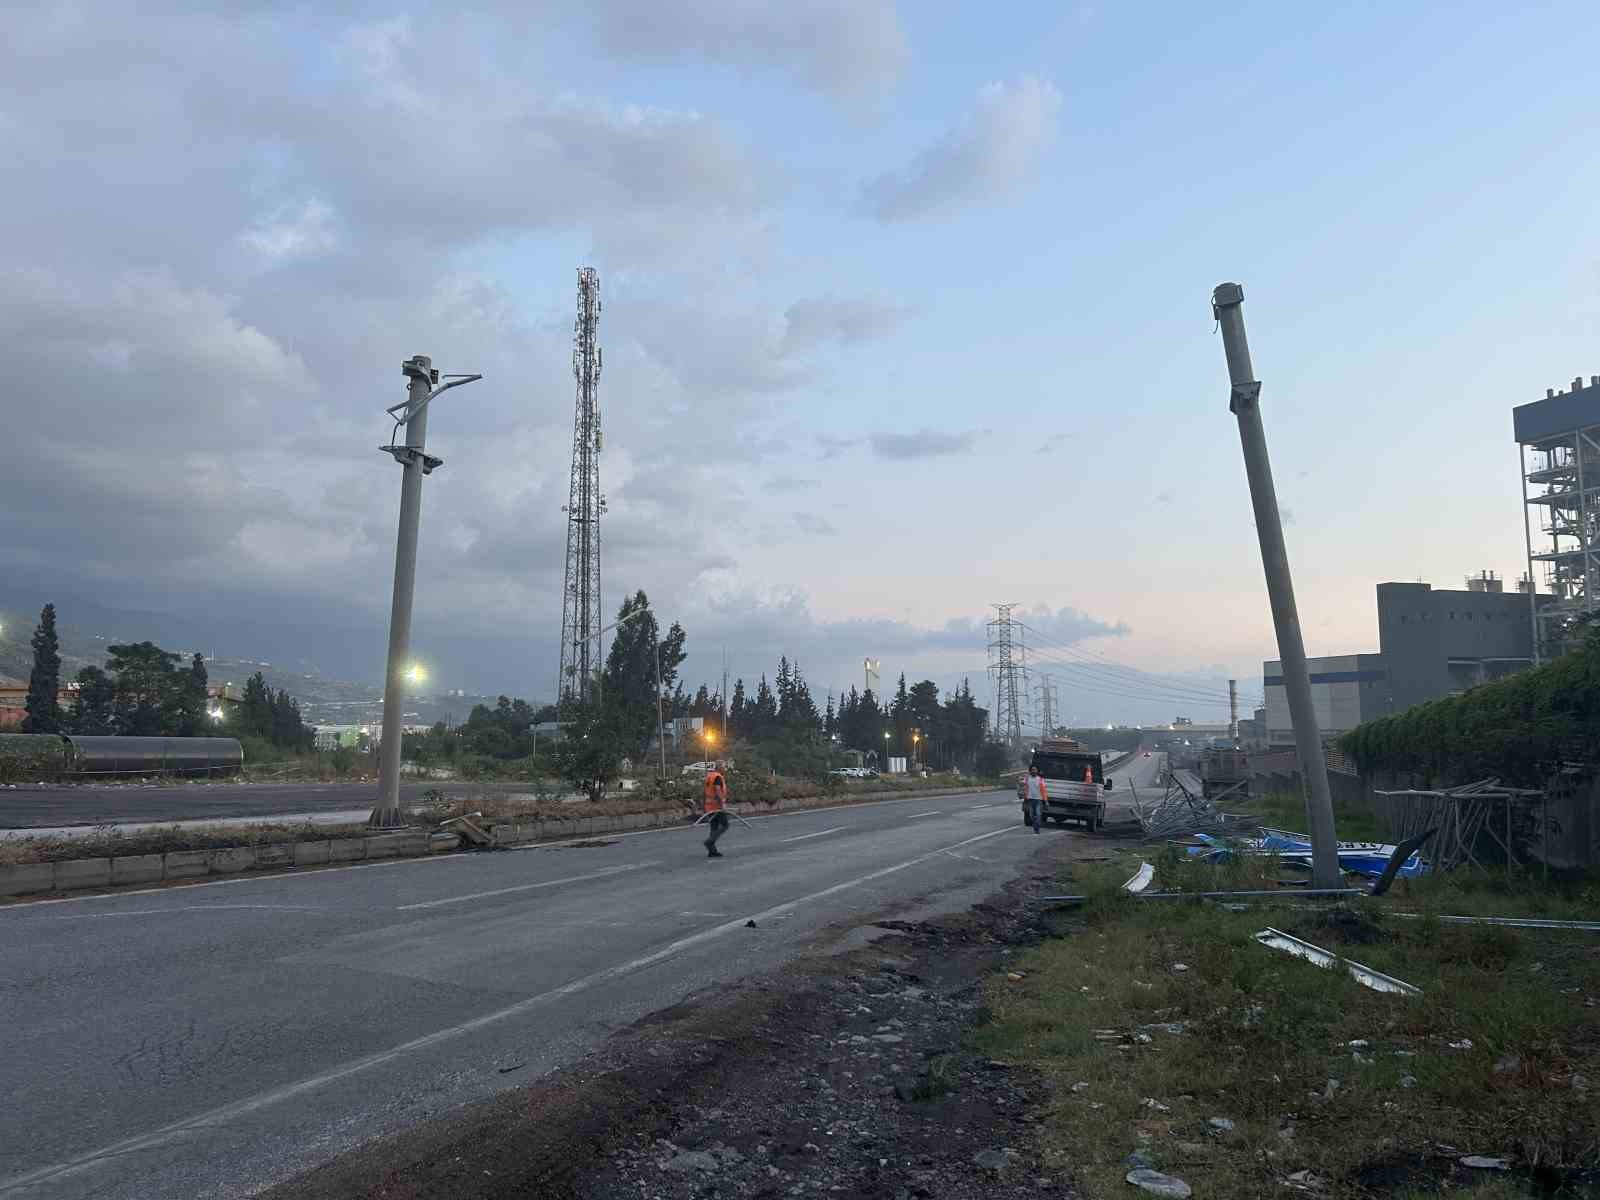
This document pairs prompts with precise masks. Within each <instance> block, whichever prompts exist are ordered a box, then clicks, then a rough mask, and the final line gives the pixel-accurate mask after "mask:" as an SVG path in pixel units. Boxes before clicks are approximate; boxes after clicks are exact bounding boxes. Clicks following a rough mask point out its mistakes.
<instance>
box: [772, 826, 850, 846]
mask: <svg viewBox="0 0 1600 1200" xmlns="http://www.w3.org/2000/svg"><path fill="white" fill-rule="evenodd" d="M848 828H849V826H848V825H835V826H834V827H833V828H832V829H819V830H817V832H816V833H802V834H801V835H800V836H799V837H792V838H780V839H779V841H780V842H803V841H805V840H806V839H807V838H814V837H822V836H823V835H824V834H829V833H838V832H839V830H841V829H848Z"/></svg>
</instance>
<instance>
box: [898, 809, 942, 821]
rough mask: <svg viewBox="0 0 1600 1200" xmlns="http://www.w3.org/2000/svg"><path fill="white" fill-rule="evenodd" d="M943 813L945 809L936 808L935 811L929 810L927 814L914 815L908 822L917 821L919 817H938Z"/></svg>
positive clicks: (908, 818)
mask: <svg viewBox="0 0 1600 1200" xmlns="http://www.w3.org/2000/svg"><path fill="white" fill-rule="evenodd" d="M943 811H944V809H942V808H934V809H929V810H928V811H927V812H925V813H912V814H911V815H910V816H909V817H907V818H906V820H908V821H915V820H916V819H917V818H918V817H937V816H938V815H939V814H940V813H942V812H943Z"/></svg>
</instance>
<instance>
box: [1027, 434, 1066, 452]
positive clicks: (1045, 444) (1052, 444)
mask: <svg viewBox="0 0 1600 1200" xmlns="http://www.w3.org/2000/svg"><path fill="white" fill-rule="evenodd" d="M1066 444H1067V435H1066V434H1064V433H1052V434H1051V435H1050V436H1049V437H1047V438H1045V439H1044V441H1042V442H1040V443H1039V448H1038V449H1037V450H1035V451H1034V453H1035V454H1053V453H1054V452H1055V451H1057V450H1059V449H1061V447H1062V446H1065V445H1066Z"/></svg>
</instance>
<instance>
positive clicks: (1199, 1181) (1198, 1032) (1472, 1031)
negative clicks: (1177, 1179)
mask: <svg viewBox="0 0 1600 1200" xmlns="http://www.w3.org/2000/svg"><path fill="white" fill-rule="evenodd" d="M1170 870H1181V871H1186V872H1191V874H1190V876H1189V877H1188V880H1187V881H1188V882H1191V883H1192V882H1193V881H1194V876H1193V874H1192V872H1193V871H1194V870H1195V868H1193V867H1192V866H1191V865H1190V864H1169V863H1167V862H1165V861H1164V862H1163V864H1162V865H1160V866H1158V874H1157V880H1158V883H1159V884H1160V885H1161V886H1162V887H1163V888H1164V889H1170V888H1171V887H1172V886H1173V879H1172V878H1171V876H1170V874H1163V871H1170ZM1076 873H1077V878H1075V879H1074V880H1073V881H1072V883H1071V884H1069V885H1068V886H1067V887H1066V888H1065V889H1063V890H1067V891H1072V892H1077V893H1086V894H1088V895H1090V896H1091V897H1093V899H1092V900H1091V902H1090V904H1089V905H1087V906H1086V908H1085V909H1083V910H1082V911H1081V914H1080V915H1079V916H1078V917H1076V918H1072V921H1073V927H1072V930H1071V933H1070V936H1068V937H1066V938H1064V939H1060V940H1055V941H1051V942H1047V943H1045V944H1043V945H1042V946H1040V947H1038V948H1037V949H1035V950H1033V951H1031V952H1029V954H1027V955H1026V956H1024V957H1023V959H1022V960H1021V961H1020V962H1016V963H1014V964H1013V965H1012V966H1011V968H1010V969H1011V970H1013V971H1016V972H1018V973H1020V974H1022V975H1023V976H1024V978H1023V979H1022V980H1021V981H1015V980H1010V979H1008V978H1005V977H1001V978H998V979H996V980H993V981H992V982H991V984H990V985H989V995H988V1007H989V1010H990V1012H991V1014H992V1019H991V1020H990V1021H989V1022H988V1023H987V1024H986V1025H985V1026H983V1027H982V1028H981V1029H979V1030H977V1031H976V1032H975V1033H974V1034H973V1035H972V1037H973V1039H974V1041H975V1042H976V1048H977V1050H978V1051H979V1052H980V1053H983V1054H986V1055H987V1056H989V1057H993V1058H998V1059H1002V1060H1006V1061H1012V1062H1018V1063H1027V1064H1030V1065H1033V1066H1035V1067H1038V1068H1039V1069H1041V1070H1043V1071H1045V1072H1046V1073H1047V1074H1048V1075H1049V1076H1051V1077H1052V1078H1053V1079H1054V1080H1055V1081H1056V1083H1057V1085H1058V1086H1057V1096H1058V1097H1059V1098H1058V1100H1057V1101H1056V1103H1055V1104H1054V1105H1053V1107H1052V1109H1051V1110H1050V1112H1049V1113H1048V1117H1047V1121H1046V1123H1045V1126H1044V1140H1045V1151H1046V1154H1047V1157H1048V1158H1049V1159H1050V1160H1051V1162H1050V1165H1051V1167H1052V1168H1053V1169H1061V1170H1067V1171H1070V1172H1071V1173H1072V1174H1073V1175H1074V1177H1075V1179H1076V1181H1077V1184H1078V1187H1079V1189H1080V1190H1081V1191H1082V1193H1083V1194H1084V1195H1086V1196H1089V1197H1124V1196H1129V1195H1131V1194H1132V1193H1131V1192H1130V1190H1129V1188H1128V1185H1127V1184H1126V1182H1125V1181H1124V1175H1125V1173H1126V1171H1127V1169H1128V1167H1127V1165H1126V1163H1125V1159H1126V1156H1127V1155H1128V1154H1129V1153H1130V1152H1131V1151H1134V1150H1141V1149H1142V1150H1144V1151H1145V1152H1146V1153H1147V1154H1148V1155H1149V1156H1150V1157H1151V1158H1152V1159H1153V1160H1154V1161H1155V1162H1156V1164H1157V1166H1158V1167H1159V1168H1160V1169H1162V1170H1166V1171H1168V1172H1170V1173H1173V1174H1177V1175H1179V1176H1181V1177H1182V1178H1184V1179H1185V1180H1187V1181H1188V1182H1189V1183H1190V1184H1191V1186H1192V1187H1193V1188H1194V1190H1195V1194H1196V1195H1199V1196H1228V1197H1269V1196H1270V1197H1280V1198H1281V1197H1283V1196H1285V1195H1291V1194H1293V1191H1292V1190H1291V1187H1289V1186H1286V1184H1285V1181H1287V1180H1289V1179H1290V1177H1291V1176H1292V1175H1294V1174H1295V1173H1296V1172H1300V1171H1307V1172H1310V1174H1311V1176H1314V1177H1316V1179H1317V1180H1320V1181H1322V1190H1321V1191H1320V1193H1319V1194H1321V1195H1324V1196H1331V1197H1338V1196H1352V1197H1353V1196H1371V1195H1386V1196H1396V1195H1404V1194H1406V1192H1407V1191H1408V1190H1411V1189H1416V1188H1419V1187H1420V1188H1422V1189H1423V1190H1429V1191H1432V1190H1435V1189H1437V1188H1439V1187H1442V1186H1448V1187H1450V1188H1451V1189H1452V1190H1454V1189H1466V1188H1469V1187H1471V1188H1476V1189H1478V1190H1477V1191H1475V1192H1473V1193H1472V1194H1475V1195H1481V1196H1484V1197H1491V1196H1512V1195H1518V1196H1520V1195H1526V1194H1534V1193H1532V1192H1530V1191H1529V1190H1528V1189H1529V1188H1530V1187H1531V1186H1532V1184H1531V1180H1532V1178H1533V1175H1532V1172H1534V1171H1540V1172H1545V1174H1544V1175H1543V1176H1542V1178H1544V1179H1554V1180H1557V1181H1559V1180H1561V1179H1563V1178H1571V1175H1570V1173H1572V1172H1577V1171H1580V1170H1582V1169H1587V1168H1592V1167H1593V1166H1595V1164H1596V1163H1597V1162H1600V1007H1593V1006H1591V1002H1600V941H1597V939H1595V938H1594V936H1593V935H1588V934H1572V933H1567V934H1550V933H1544V932H1537V931H1526V930H1507V929H1501V928H1493V927H1482V926H1453V925H1445V924H1441V923H1439V922H1437V921H1434V920H1430V919H1428V918H1426V917H1423V918H1421V919H1414V920H1402V919H1396V918H1393V917H1391V916H1390V915H1389V914H1388V913H1387V912H1386V911H1385V909H1384V907H1383V904H1384V902H1383V901H1363V902H1362V903H1361V905H1360V906H1359V907H1356V908H1343V909H1334V910H1329V909H1316V908H1311V907H1309V906H1307V905H1305V903H1304V902H1303V901H1301V902H1300V903H1299V904H1296V903H1295V898H1294V896H1293V894H1292V893H1289V894H1287V895H1286V896H1285V899H1284V901H1283V902H1281V903H1280V902H1278V901H1276V900H1273V901H1270V902H1268V903H1266V904H1257V905H1255V906H1253V907H1252V908H1250V909H1249V910H1247V911H1245V912H1237V913H1236V912H1230V911H1228V910H1227V909H1224V908H1221V907H1220V906H1218V905H1214V904H1208V903H1199V902H1196V903H1187V902H1183V901H1150V902H1139V901H1133V900H1128V899H1120V900H1119V899H1117V898H1116V896H1115V892H1116V889H1117V887H1118V885H1120V883H1121V882H1122V880H1124V879H1126V878H1127V877H1128V875H1129V874H1131V866H1130V864H1129V863H1128V862H1117V863H1112V864H1105V865H1100V866H1089V865H1083V866H1080V867H1078V868H1076ZM1211 882H1212V887H1211V888H1209V889H1206V890H1217V889H1219V888H1220V887H1227V886H1237V885H1236V884H1233V883H1232V882H1231V881H1225V880H1224V879H1223V878H1222V877H1221V875H1220V874H1219V873H1218V872H1216V871H1212V872H1211ZM1197 890H1198V889H1197ZM1268 925H1272V926H1275V927H1277V928H1279V929H1283V930H1286V931H1287V932H1290V933H1293V934H1295V935H1296V936H1298V937H1302V938H1304V939H1306V940H1308V941H1311V942H1314V943H1316V944H1318V945H1321V946H1324V947H1326V948H1328V949H1331V950H1335V951H1337V952H1339V953H1343V954H1347V955H1348V956H1349V957H1351V958H1354V959H1356V960H1357V961H1360V962H1362V963H1364V964H1366V965H1368V966H1371V967H1375V968H1376V969H1378V970H1380V971H1384V972H1386V973H1388V974H1390V975H1394V976H1397V977H1399V978H1401V979H1404V980H1406V981H1408V982H1410V983H1413V984H1415V985H1416V986H1418V987H1420V988H1421V989H1422V991H1423V994H1422V996H1421V997H1418V998H1409V999H1408V998H1402V997H1398V996H1392V995H1385V994H1380V993H1377V992H1373V991H1371V990H1369V989H1367V988H1365V987H1362V986H1361V985H1360V984H1358V983H1357V982H1355V980H1353V979H1351V978H1350V977H1349V976H1348V975H1346V974H1345V973H1344V972H1342V971H1324V970H1319V969H1318V968H1316V967H1315V966H1313V965H1311V964H1309V963H1306V962H1302V961H1299V960H1297V959H1294V958H1291V957H1289V956H1287V955H1284V954H1281V953H1279V952H1275V951H1273V950H1269V949H1267V948H1266V947H1264V946H1261V945H1259V944H1258V943H1256V942H1255V941H1254V939H1253V936H1252V935H1253V934H1254V933H1255V932H1256V931H1257V930H1259V929H1262V928H1265V927H1266V926H1268ZM1468 1042H1470V1043H1471V1045H1470V1048H1467V1047H1466V1043H1468ZM1352 1043H1365V1045H1359V1044H1358V1045H1352ZM1452 1043H1455V1044H1456V1045H1457V1047H1458V1048H1452ZM1212 1117H1221V1118H1225V1119H1226V1120H1227V1121H1231V1122H1232V1127H1231V1129H1228V1130H1221V1131H1219V1130H1218V1129H1216V1128H1214V1127H1213V1126H1212V1125H1211V1124H1210V1119H1211V1118H1212ZM1446 1148H1453V1149H1446ZM1468 1154H1483V1155H1506V1156H1510V1157H1511V1158H1512V1159H1513V1161H1514V1163H1515V1164H1516V1170H1515V1171H1513V1172H1512V1173H1511V1174H1510V1176H1509V1177H1496V1178H1485V1175H1484V1173H1483V1172H1475V1171H1470V1170H1468V1169H1467V1168H1464V1167H1462V1166H1460V1165H1459V1163H1458V1162H1457V1159H1458V1158H1459V1157H1460V1156H1462V1155H1468ZM1391 1162H1415V1163H1419V1164H1420V1166H1418V1167H1417V1168H1416V1170H1414V1171H1408V1170H1390V1169H1389V1168H1388V1166H1387V1165H1386V1164H1389V1163H1391ZM1418 1172H1420V1173H1418ZM1298 1178H1299V1179H1300V1180H1302V1181H1304V1180H1305V1179H1306V1178H1307V1177H1305V1176H1300V1177H1298ZM1570 1186H1577V1187H1579V1188H1580V1189H1581V1187H1582V1186H1585V1185H1581V1184H1579V1185H1569V1188H1570ZM1507 1189H1510V1190H1507ZM1547 1194H1548V1193H1547ZM1565 1194H1569V1195H1585V1194H1591V1193H1587V1192H1584V1191H1582V1190H1577V1191H1572V1190H1568V1191H1567V1192H1566V1193H1565Z"/></svg>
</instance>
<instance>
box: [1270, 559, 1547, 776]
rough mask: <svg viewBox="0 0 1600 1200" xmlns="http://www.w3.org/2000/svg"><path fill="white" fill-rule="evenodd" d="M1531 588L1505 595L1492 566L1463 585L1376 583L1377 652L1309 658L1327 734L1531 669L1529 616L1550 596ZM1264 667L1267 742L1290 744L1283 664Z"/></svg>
mask: <svg viewBox="0 0 1600 1200" xmlns="http://www.w3.org/2000/svg"><path fill="white" fill-rule="evenodd" d="M1528 586H1529V585H1528V584H1527V583H1526V581H1524V583H1523V584H1522V585H1521V589H1520V590H1518V591H1515V592H1507V591H1506V590H1505V588H1504V585H1503V583H1502V581H1501V580H1500V579H1499V578H1498V577H1497V576H1496V575H1495V574H1494V573H1493V572H1492V571H1482V572H1479V573H1478V574H1477V575H1474V576H1470V577H1468V579H1467V580H1466V588H1465V589H1464V590H1461V591H1455V590H1453V589H1451V590H1447V589H1441V588H1434V587H1432V586H1431V585H1429V584H1426V583H1380V584H1378V587H1377V602H1378V652H1377V653H1376V654H1340V655H1332V656H1329V657H1326V658H1312V659H1308V660H1307V667H1308V668H1309V670H1310V673H1311V702H1312V706H1313V708H1314V709H1315V711H1316V714H1317V727H1318V729H1319V730H1320V731H1321V733H1322V735H1323V737H1324V738H1330V739H1331V738H1336V737H1339V736H1341V735H1343V734H1346V733H1349V732H1350V730H1352V729H1354V728H1355V727H1356V726H1357V725H1360V724H1361V723H1362V722H1363V721H1370V720H1372V719H1373V718H1375V717H1383V716H1388V715H1389V714H1390V713H1397V712H1404V711H1405V710H1406V709H1408V708H1411V707H1412V706H1413V705H1417V704H1421V703H1422V702H1423V701H1425V700H1437V699H1439V698H1440V697H1441V696H1453V695H1456V694H1458V693H1460V692H1464V691H1466V690H1467V689H1468V688H1471V687H1476V686H1477V685H1478V684H1480V683H1489V682H1491V681H1492V680H1495V679H1501V678H1503V677H1505V676H1507V675H1511V674H1514V673H1515V672H1517V671H1522V670H1526V669H1527V668H1528V667H1530V666H1532V665H1533V661H1534V655H1533V622H1532V620H1531V618H1530V616H1529V614H1530V612H1532V611H1540V612H1542V611H1543V609H1544V605H1545V602H1546V601H1547V600H1548V599H1549V598H1548V597H1545V596H1533V595H1529V594H1527V592H1526V591H1525V589H1526V588H1527V587H1528ZM1261 673H1262V681H1261V682H1262V686H1263V689H1264V692H1265V695H1266V700H1267V706H1266V707H1267V742H1268V744H1269V745H1272V746H1292V745H1293V744H1294V728H1293V726H1292V724H1291V723H1290V721H1289V704H1288V699H1287V697H1286V695H1285V692H1284V687H1283V668H1282V664H1280V663H1279V662H1278V661H1277V660H1276V659H1274V660H1272V661H1270V662H1265V663H1263V664H1262V666H1261Z"/></svg>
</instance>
